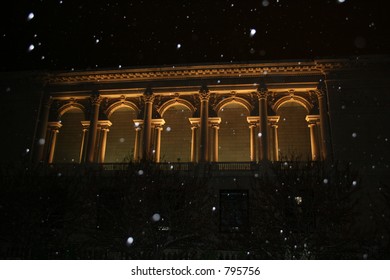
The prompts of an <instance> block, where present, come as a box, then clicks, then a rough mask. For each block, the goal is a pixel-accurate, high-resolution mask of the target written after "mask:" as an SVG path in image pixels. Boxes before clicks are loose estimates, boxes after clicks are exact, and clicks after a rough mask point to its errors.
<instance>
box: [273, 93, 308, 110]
mask: <svg viewBox="0 0 390 280" xmlns="http://www.w3.org/2000/svg"><path fill="white" fill-rule="evenodd" d="M291 101H292V102H297V103H299V104H301V105H302V106H303V107H304V108H305V109H306V111H307V112H308V113H309V112H310V111H311V110H312V109H313V107H314V105H313V104H312V103H311V102H310V101H308V100H307V99H306V98H304V97H302V96H299V95H296V94H295V93H293V94H292V92H291V91H290V92H289V94H288V95H287V96H283V97H281V98H279V99H278V100H276V102H275V103H274V104H273V106H272V109H273V110H274V112H275V113H277V111H278V110H279V108H280V107H281V106H282V105H283V104H284V103H286V102H291Z"/></svg>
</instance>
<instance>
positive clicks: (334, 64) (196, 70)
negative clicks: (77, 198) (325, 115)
mask: <svg viewBox="0 0 390 280" xmlns="http://www.w3.org/2000/svg"><path fill="white" fill-rule="evenodd" d="M389 63H390V56H388V55H382V56H366V57H364V56H361V57H352V58H335V59H317V60H301V61H300V60H289V61H273V62H272V61H271V62H264V63H225V64H204V65H181V66H171V67H168V66H167V67H153V68H142V67H140V68H121V69H101V70H93V71H76V72H38V73H37V72H27V73H25V75H27V76H33V77H34V78H35V79H37V80H40V81H41V82H43V83H44V84H45V85H67V84H68V85H69V84H88V83H123V82H124V83H126V82H145V81H159V80H168V81H169V80H187V79H208V78H210V79H212V78H218V79H219V78H221V79H223V78H240V77H244V78H245V77H267V76H305V75H308V76H312V75H323V74H326V73H329V72H332V71H344V70H347V71H348V70H353V69H362V68H372V67H376V66H377V65H388V64H389ZM10 76H12V77H20V73H19V72H18V73H2V75H1V77H2V78H7V77H8V78H10Z"/></svg>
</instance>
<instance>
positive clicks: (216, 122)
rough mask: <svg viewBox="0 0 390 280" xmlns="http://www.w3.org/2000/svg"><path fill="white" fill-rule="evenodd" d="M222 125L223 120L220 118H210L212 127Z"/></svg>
mask: <svg viewBox="0 0 390 280" xmlns="http://www.w3.org/2000/svg"><path fill="white" fill-rule="evenodd" d="M220 123H221V118H219V117H213V118H209V125H210V126H211V127H214V126H218V127H219V124H220Z"/></svg>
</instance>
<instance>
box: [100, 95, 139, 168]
mask: <svg viewBox="0 0 390 280" xmlns="http://www.w3.org/2000/svg"><path fill="white" fill-rule="evenodd" d="M116 103H118V102H116ZM137 116H138V113H137V111H136V110H134V108H133V107H131V106H127V105H126V104H123V105H122V104H117V105H116V106H115V107H113V108H112V110H111V111H110V114H109V120H110V121H111V123H112V125H111V126H110V129H109V132H108V135H107V148H106V158H105V162H128V161H130V160H132V159H133V158H134V142H135V129H134V122H133V120H135V119H137Z"/></svg>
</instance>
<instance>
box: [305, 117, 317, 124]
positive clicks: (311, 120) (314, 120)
mask: <svg viewBox="0 0 390 280" xmlns="http://www.w3.org/2000/svg"><path fill="white" fill-rule="evenodd" d="M305 120H306V121H307V123H308V124H309V125H310V124H313V125H316V124H317V122H319V121H320V116H319V115H307V116H306V118H305Z"/></svg>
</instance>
